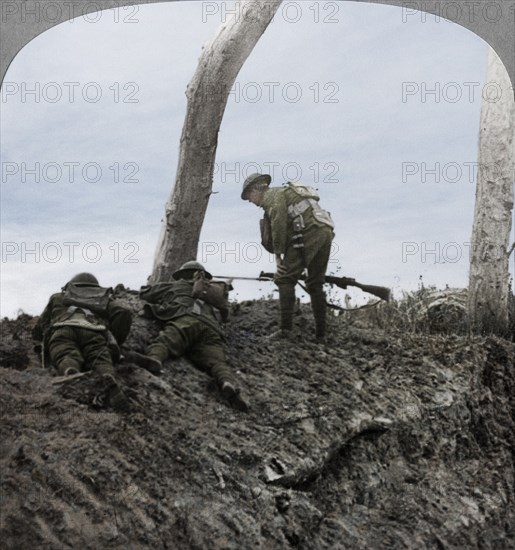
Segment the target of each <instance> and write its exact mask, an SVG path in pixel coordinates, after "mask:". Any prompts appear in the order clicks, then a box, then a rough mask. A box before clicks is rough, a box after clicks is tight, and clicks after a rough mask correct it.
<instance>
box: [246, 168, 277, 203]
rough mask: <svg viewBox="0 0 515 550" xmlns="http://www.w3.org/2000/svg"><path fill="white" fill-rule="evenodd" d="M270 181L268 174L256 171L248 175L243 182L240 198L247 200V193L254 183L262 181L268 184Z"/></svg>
mask: <svg viewBox="0 0 515 550" xmlns="http://www.w3.org/2000/svg"><path fill="white" fill-rule="evenodd" d="M271 181H272V178H271V176H270V175H269V174H259V173H257V172H256V173H255V174H250V176H249V177H248V178H247V179H246V180H245V181H244V182H243V189H242V191H241V198H242V199H243V200H247V193H248V191H249V190H250V188H251V187H252V186H253V185H254V184H256V183H261V182H263V183H266V184H267V185H270V182H271Z"/></svg>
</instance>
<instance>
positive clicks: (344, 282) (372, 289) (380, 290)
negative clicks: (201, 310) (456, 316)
mask: <svg viewBox="0 0 515 550" xmlns="http://www.w3.org/2000/svg"><path fill="white" fill-rule="evenodd" d="M217 278H219V279H238V280H244V281H273V280H274V274H273V273H265V272H264V271H262V272H261V273H260V274H259V277H223V276H221V275H220V276H217ZM300 279H301V280H305V279H306V275H304V274H303V275H302V276H301V277H300ZM325 282H326V283H328V284H331V285H336V286H337V287H338V288H342V289H344V290H345V289H346V288H347V287H348V286H355V287H356V288H359V289H361V290H362V291H363V292H368V293H369V294H373V295H374V296H377V297H378V298H380V299H381V300H385V301H386V302H389V301H390V289H389V288H387V287H385V286H376V285H363V284H361V283H358V282H357V281H356V279H353V278H352V277H336V276H334V275H326V276H325Z"/></svg>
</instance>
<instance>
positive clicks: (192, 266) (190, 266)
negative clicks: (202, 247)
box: [172, 260, 213, 280]
mask: <svg viewBox="0 0 515 550" xmlns="http://www.w3.org/2000/svg"><path fill="white" fill-rule="evenodd" d="M188 271H191V272H194V271H203V272H204V276H205V277H206V279H212V278H213V276H212V275H211V273H209V272H208V271H206V269H205V267H204V266H203V265H202V264H201V263H200V262H196V261H195V260H190V261H189V262H186V263H184V264H182V265H181V267H179V269H178V270H177V271H175V272H174V273H173V274H172V277H173V278H174V279H176V280H177V279H181V278H182V277H183V276H184V275H185V274H186V272H188Z"/></svg>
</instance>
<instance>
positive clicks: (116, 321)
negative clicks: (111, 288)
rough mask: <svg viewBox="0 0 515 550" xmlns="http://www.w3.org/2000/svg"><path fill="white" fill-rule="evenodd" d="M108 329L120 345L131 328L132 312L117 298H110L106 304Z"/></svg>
mask: <svg viewBox="0 0 515 550" xmlns="http://www.w3.org/2000/svg"><path fill="white" fill-rule="evenodd" d="M107 317H108V323H109V330H110V331H111V333H112V334H113V336H114V337H115V338H116V341H117V342H118V345H119V346H121V345H122V344H123V343H124V342H125V340H126V339H127V336H128V335H129V331H130V330H131V325H132V313H131V312H130V310H129V309H127V308H126V307H125V306H122V305H121V303H120V302H119V301H117V300H111V301H110V302H109V305H108V306H107Z"/></svg>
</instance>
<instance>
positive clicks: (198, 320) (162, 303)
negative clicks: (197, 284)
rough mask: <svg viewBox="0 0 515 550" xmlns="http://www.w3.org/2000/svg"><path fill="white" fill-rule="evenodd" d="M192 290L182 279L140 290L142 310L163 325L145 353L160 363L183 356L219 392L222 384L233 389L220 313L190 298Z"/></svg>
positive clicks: (191, 284) (191, 286)
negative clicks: (203, 374) (209, 379)
mask: <svg viewBox="0 0 515 550" xmlns="http://www.w3.org/2000/svg"><path fill="white" fill-rule="evenodd" d="M192 288H193V282H192V281H190V280H185V279H180V280H178V281H175V282H171V283H157V284H155V285H152V286H146V287H142V289H141V292H140V297H141V298H142V299H143V300H145V301H147V302H148V304H146V305H145V308H144V309H145V310H146V311H147V312H150V313H151V314H152V315H153V316H154V317H155V318H157V319H159V320H161V321H163V322H164V326H163V328H162V330H161V332H160V333H159V336H158V338H157V339H156V340H155V341H154V342H153V343H152V344H150V345H149V346H148V348H147V350H146V353H147V355H148V356H149V357H152V358H154V359H157V360H159V361H161V362H163V361H165V360H166V359H168V358H169V357H173V358H178V357H181V356H183V355H184V356H186V357H187V358H188V359H189V360H190V361H191V362H192V363H193V364H194V365H195V366H197V367H198V368H200V369H202V370H204V371H205V372H207V373H208V374H210V375H211V376H213V378H214V379H215V380H216V382H217V384H218V386H219V387H220V388H221V387H222V386H223V384H224V383H225V382H229V383H231V384H233V385H234V386H236V383H235V381H234V376H233V374H232V372H231V368H230V367H229V365H228V363H227V353H226V349H225V342H224V337H223V329H222V326H221V322H222V316H221V313H220V311H219V310H218V309H217V308H215V307H213V306H211V305H209V304H207V303H206V302H204V301H203V300H200V299H195V298H193V297H192V296H191V293H192Z"/></svg>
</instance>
